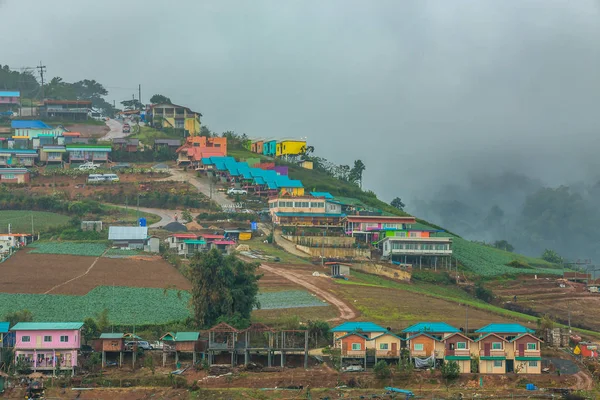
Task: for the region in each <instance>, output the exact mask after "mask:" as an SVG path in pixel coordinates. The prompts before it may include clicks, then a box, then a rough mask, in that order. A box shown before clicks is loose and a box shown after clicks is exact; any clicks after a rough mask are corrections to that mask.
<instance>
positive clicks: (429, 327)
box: [402, 322, 460, 333]
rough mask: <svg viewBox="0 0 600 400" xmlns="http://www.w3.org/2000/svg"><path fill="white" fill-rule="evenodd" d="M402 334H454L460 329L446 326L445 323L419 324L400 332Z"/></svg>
mask: <svg viewBox="0 0 600 400" xmlns="http://www.w3.org/2000/svg"><path fill="white" fill-rule="evenodd" d="M402 332H403V333H415V332H427V333H454V332H460V329H457V328H455V327H453V326H452V325H448V324H447V323H445V322H419V323H417V324H414V325H411V326H409V327H408V328H406V329H404V330H403V331H402Z"/></svg>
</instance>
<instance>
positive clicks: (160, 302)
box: [0, 286, 328, 325]
mask: <svg viewBox="0 0 600 400" xmlns="http://www.w3.org/2000/svg"><path fill="white" fill-rule="evenodd" d="M189 300H190V294H189V293H188V292H185V291H181V292H178V291H177V290H168V291H167V292H166V294H165V291H164V290H163V289H157V288H134V287H123V286H114V287H113V286H98V287H96V288H95V289H93V290H91V291H90V292H88V294H86V295H85V296H68V295H52V294H10V293H0V315H6V314H7V313H9V312H14V311H19V310H24V309H27V310H29V311H31V312H32V314H33V318H34V321H40V322H52V321H65V322H68V321H83V320H84V319H85V318H88V317H95V316H96V314H98V313H99V312H101V311H102V310H104V309H108V310H109V319H110V321H111V322H113V323H115V324H117V325H131V324H134V323H135V324H136V325H159V324H166V323H169V322H175V321H180V320H183V319H185V318H187V317H189V316H190V309H189V308H188V304H189ZM258 300H259V301H260V303H261V309H267V310H268V309H280V308H298V307H314V306H326V305H328V304H327V303H324V302H322V301H321V300H319V299H318V298H317V297H314V296H312V295H311V294H310V293H308V292H306V291H302V290H290V291H284V292H268V293H260V294H259V295H258Z"/></svg>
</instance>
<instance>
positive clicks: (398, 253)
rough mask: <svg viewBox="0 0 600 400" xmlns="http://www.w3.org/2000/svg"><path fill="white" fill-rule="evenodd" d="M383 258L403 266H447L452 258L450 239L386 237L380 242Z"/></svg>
mask: <svg viewBox="0 0 600 400" xmlns="http://www.w3.org/2000/svg"><path fill="white" fill-rule="evenodd" d="M380 248H381V249H382V256H383V258H385V259H387V260H390V261H391V262H397V263H402V264H404V265H409V264H410V265H414V266H419V268H420V267H421V266H422V265H423V264H425V265H428V266H430V267H436V268H437V267H438V266H440V267H441V266H443V265H448V264H449V263H450V260H451V257H452V238H450V237H418V236H414V237H413V236H411V237H403V236H388V237H385V238H384V239H383V240H382V241H381V242H380Z"/></svg>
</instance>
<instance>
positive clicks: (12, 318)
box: [4, 310, 33, 327]
mask: <svg viewBox="0 0 600 400" xmlns="http://www.w3.org/2000/svg"><path fill="white" fill-rule="evenodd" d="M4 320H5V321H8V323H9V326H11V327H12V326H14V325H16V324H17V323H19V322H31V321H33V314H32V313H31V311H29V310H20V311H15V312H12V313H8V314H6V315H5V316H4Z"/></svg>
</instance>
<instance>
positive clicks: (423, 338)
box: [406, 333, 444, 358]
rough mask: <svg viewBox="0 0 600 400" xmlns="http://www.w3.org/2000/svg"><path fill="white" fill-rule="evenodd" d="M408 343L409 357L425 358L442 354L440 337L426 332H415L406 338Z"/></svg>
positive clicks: (438, 356) (442, 345) (437, 356)
mask: <svg viewBox="0 0 600 400" xmlns="http://www.w3.org/2000/svg"><path fill="white" fill-rule="evenodd" d="M406 340H407V341H408V343H409V351H410V356H411V357H413V358H414V357H418V358H427V357H431V355H434V356H435V358H441V357H442V356H443V354H444V344H443V343H442V342H441V341H440V339H438V338H436V337H435V336H431V335H429V334H427V333H417V334H416V335H413V336H411V337H409V338H408V339H406Z"/></svg>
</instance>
